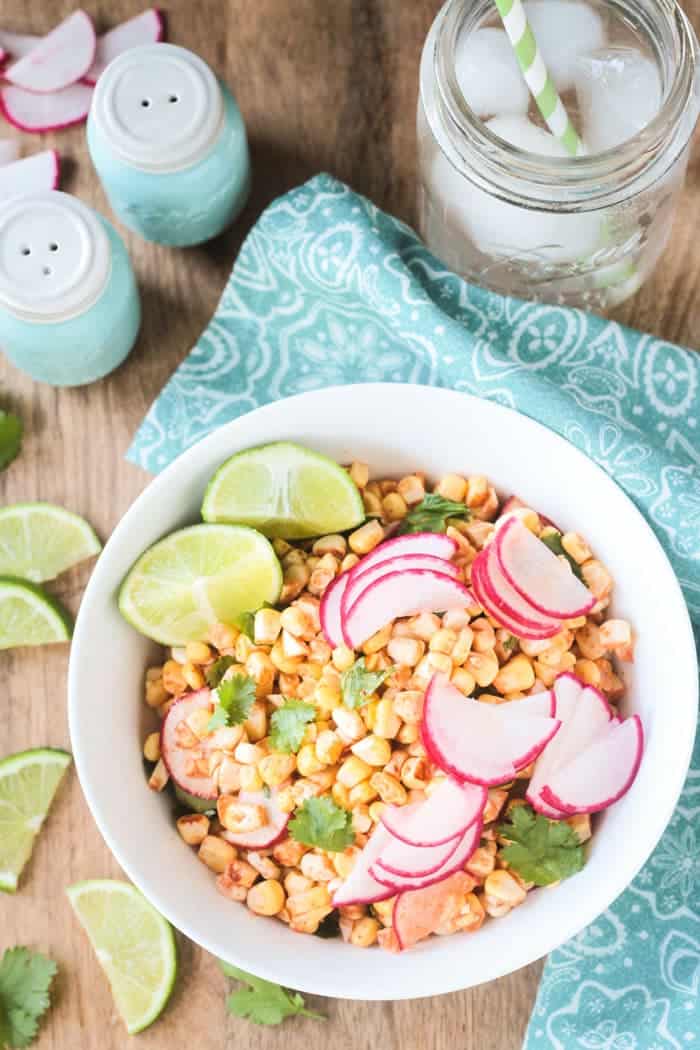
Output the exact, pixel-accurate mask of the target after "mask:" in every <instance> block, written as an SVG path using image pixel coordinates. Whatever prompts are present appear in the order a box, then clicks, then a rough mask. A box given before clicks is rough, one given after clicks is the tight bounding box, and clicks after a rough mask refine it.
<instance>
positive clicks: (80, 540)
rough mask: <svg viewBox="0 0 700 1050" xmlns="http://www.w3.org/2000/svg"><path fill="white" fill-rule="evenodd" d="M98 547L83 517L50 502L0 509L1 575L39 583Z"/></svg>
mask: <svg viewBox="0 0 700 1050" xmlns="http://www.w3.org/2000/svg"><path fill="white" fill-rule="evenodd" d="M101 549H102V545H101V544H100V541H99V540H98V538H97V536H96V535H95V533H94V532H93V530H92V528H91V527H90V525H88V523H87V522H86V521H85V520H84V519H83V518H81V517H79V516H78V515H77V514H73V513H71V511H69V510H64V509H63V507H56V506H54V504H53V503H15V504H14V506H11V507H3V508H2V510H0V576H3V575H4V576H19V577H21V578H22V579H23V580H31V581H32V583H42V582H43V581H44V580H52V579H53V578H54V576H58V575H59V573H62V572H65V570H66V569H70V567H71V565H76V564H77V563H78V562H79V561H83V560H84V559H85V558H91V557H92V556H93V555H94V554H99V552H100V550H101Z"/></svg>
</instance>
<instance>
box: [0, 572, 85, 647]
mask: <svg viewBox="0 0 700 1050" xmlns="http://www.w3.org/2000/svg"><path fill="white" fill-rule="evenodd" d="M70 636H71V620H70V616H69V615H68V613H67V612H66V611H65V609H62V608H61V606H60V605H59V604H58V602H57V601H54V599H53V598H50V597H49V595H48V594H45V593H44V592H43V591H42V589H41V587H35V586H34V584H33V583H27V582H26V581H25V580H14V579H13V578H12V577H11V576H0V649H14V648H15V647H16V646H18V645H49V644H50V643H51V642H67V641H68V639H69V638H70Z"/></svg>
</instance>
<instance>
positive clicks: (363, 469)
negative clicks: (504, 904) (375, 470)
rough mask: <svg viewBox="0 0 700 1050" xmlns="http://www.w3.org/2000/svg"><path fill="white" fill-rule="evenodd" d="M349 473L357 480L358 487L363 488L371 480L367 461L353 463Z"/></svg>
mask: <svg viewBox="0 0 700 1050" xmlns="http://www.w3.org/2000/svg"><path fill="white" fill-rule="evenodd" d="M348 474H349V475H350V477H351V478H352V480H353V481H354V482H355V484H356V485H357V487H358V489H363V488H365V487H366V486H367V483H368V482H369V467H368V466H367V464H366V463H359V462H355V463H352V464H351V465H350V469H349V471H348Z"/></svg>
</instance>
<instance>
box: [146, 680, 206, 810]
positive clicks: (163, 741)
mask: <svg viewBox="0 0 700 1050" xmlns="http://www.w3.org/2000/svg"><path fill="white" fill-rule="evenodd" d="M202 708H208V709H209V710H210V711H212V712H213V710H214V705H213V704H212V702H211V693H210V691H209V690H208V689H200V690H199V692H197V693H189V694H188V695H187V696H183V697H182V699H180V700H176V701H175V703H174V704H173V705H172V707H171V708H170V710H169V711H168V713H167V715H166V716H165V718H164V719H163V725H162V727H161V730H160V753H161V755H162V756H163V761H164V763H165V767H166V769H167V770H168V773H169V774H170V776H171V778H172V780H173V781H174V783H175V784H177V786H178V787H179V788H182V790H183V791H186V792H187V793H188V794H189V795H194V796H195V797H196V798H204V799H216V798H218V794H219V792H218V790H217V787H216V783H215V782H214V778H213V777H192V776H188V775H187V773H185V765H186V764H187V762H188V761H189V759H190V758H191V755H192V752H191V749H188V748H184V747H179V746H178V743H177V738H176V735H175V731H176V729H177V727H178V725H179V724H180V722H182V721H183V719H185V718H188V717H189V716H190V715H191V714H192V713H193V712H194V711H199V710H201V709H202Z"/></svg>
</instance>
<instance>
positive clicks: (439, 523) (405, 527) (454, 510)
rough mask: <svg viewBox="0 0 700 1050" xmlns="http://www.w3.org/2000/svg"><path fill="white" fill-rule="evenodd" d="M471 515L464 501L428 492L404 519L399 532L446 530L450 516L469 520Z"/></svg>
mask: <svg viewBox="0 0 700 1050" xmlns="http://www.w3.org/2000/svg"><path fill="white" fill-rule="evenodd" d="M471 516H472V514H471V511H470V510H469V507H467V506H466V505H465V504H464V503H456V502H455V500H452V499H445V498H444V496H440V495H439V494H438V493H437V492H428V493H426V495H425V496H424V497H423V499H422V500H421V502H420V503H418V504H417V506H415V507H414V508H413V510H411V511H409V513H408V514H407V515H406V517H405V518H404V519H403V521H402V522H401V528H400V529H399V533H407V532H446V531H447V519H448V518H462V519H463V520H465V521H469V519H470V518H471Z"/></svg>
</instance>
